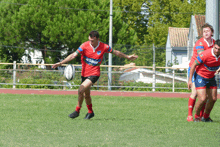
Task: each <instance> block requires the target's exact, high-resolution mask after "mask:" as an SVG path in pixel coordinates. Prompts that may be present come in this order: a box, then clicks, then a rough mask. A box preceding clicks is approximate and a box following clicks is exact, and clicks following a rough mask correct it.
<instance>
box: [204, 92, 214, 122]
mask: <svg viewBox="0 0 220 147" xmlns="http://www.w3.org/2000/svg"><path fill="white" fill-rule="evenodd" d="M207 94H208V101H207V104H206V108H205V112H204V115H203V117H202V121H203V122H212V119H211V118H210V113H211V111H212V108H213V106H214V104H215V102H216V101H217V89H216V88H214V89H208V92H207Z"/></svg>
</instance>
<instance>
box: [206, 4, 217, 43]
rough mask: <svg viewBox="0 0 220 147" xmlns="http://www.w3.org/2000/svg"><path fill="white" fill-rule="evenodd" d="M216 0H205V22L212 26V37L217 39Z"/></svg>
mask: <svg viewBox="0 0 220 147" xmlns="http://www.w3.org/2000/svg"><path fill="white" fill-rule="evenodd" d="M218 3H219V1H218V0H206V14H205V15H206V22H207V23H209V24H210V25H212V26H213V28H214V36H213V38H214V39H219V32H218V31H219V30H218V28H219V22H218V21H219V18H218V13H219V12H218V5H219V4H218Z"/></svg>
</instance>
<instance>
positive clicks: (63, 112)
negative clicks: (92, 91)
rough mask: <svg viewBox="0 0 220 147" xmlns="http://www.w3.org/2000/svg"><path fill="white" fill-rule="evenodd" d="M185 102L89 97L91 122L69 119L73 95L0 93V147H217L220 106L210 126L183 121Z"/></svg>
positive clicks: (140, 98)
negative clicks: (91, 105)
mask: <svg viewBox="0 0 220 147" xmlns="http://www.w3.org/2000/svg"><path fill="white" fill-rule="evenodd" d="M187 103H188V99H187V98H186V99H181V98H148V97H108V96H93V109H94V112H95V117H94V118H92V119H91V120H85V119H83V118H84V116H85V114H86V113H87V108H86V105H85V103H83V107H82V109H81V114H80V116H79V117H78V118H76V119H70V118H69V117H68V114H69V113H72V112H73V111H74V109H75V106H76V104H77V96H68V95H63V96H60V95H12V94H0V111H1V115H0V146H3V147H9V146H10V147H24V146H30V147H35V146H36V147H39V146H42V147H48V146H50V147H55V146H56V147H68V146H71V147H86V146H89V147H99V146H106V147H107V146H110V147H115V146H117V147H120V146H126V147H127V146H132V147H137V146H138V147H145V146H150V147H151V146H152V147H156V146H157V147H163V146H167V147H171V146H176V147H177V146H178V147H181V146H184V147H185V146H195V147H196V146H210V147H215V146H220V113H219V112H220V103H219V102H218V101H217V102H216V105H215V107H214V109H213V111H212V114H211V118H212V119H213V120H214V122H213V123H204V122H198V123H195V122H187V121H186V117H187Z"/></svg>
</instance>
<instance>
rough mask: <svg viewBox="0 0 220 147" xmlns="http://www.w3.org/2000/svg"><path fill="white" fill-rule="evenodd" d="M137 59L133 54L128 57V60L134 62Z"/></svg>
mask: <svg viewBox="0 0 220 147" xmlns="http://www.w3.org/2000/svg"><path fill="white" fill-rule="evenodd" d="M137 58H138V56H137V55H135V54H133V55H129V56H128V60H135V59H137Z"/></svg>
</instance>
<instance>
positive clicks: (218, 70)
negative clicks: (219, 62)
mask: <svg viewBox="0 0 220 147" xmlns="http://www.w3.org/2000/svg"><path fill="white" fill-rule="evenodd" d="M219 72H220V67H219V68H218V69H217V70H216V72H215V75H217V74H218V73H219Z"/></svg>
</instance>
